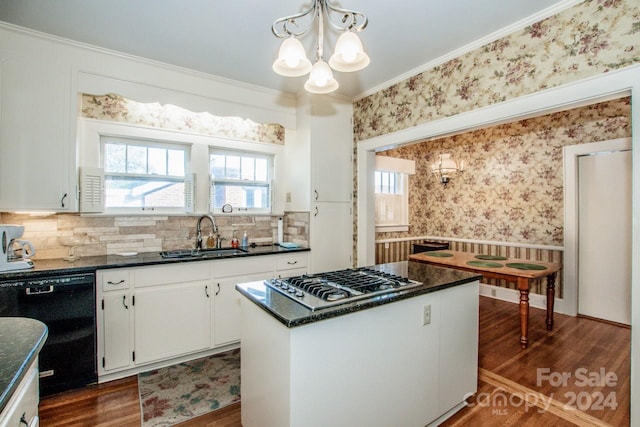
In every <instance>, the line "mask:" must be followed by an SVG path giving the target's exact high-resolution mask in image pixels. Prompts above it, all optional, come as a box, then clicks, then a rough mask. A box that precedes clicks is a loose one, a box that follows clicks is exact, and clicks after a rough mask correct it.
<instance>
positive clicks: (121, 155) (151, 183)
mask: <svg viewBox="0 0 640 427" xmlns="http://www.w3.org/2000/svg"><path fill="white" fill-rule="evenodd" d="M101 150H102V159H103V161H102V167H103V169H104V191H105V201H104V203H105V211H109V210H112V211H140V210H145V211H146V210H149V211H160V212H190V211H191V210H192V191H193V190H192V188H193V187H192V182H193V181H192V179H191V176H190V174H189V166H190V165H189V157H190V156H189V146H187V145H180V144H170V143H164V142H157V141H150V140H142V139H141V140H138V139H127V138H115V137H107V136H102V137H101Z"/></svg>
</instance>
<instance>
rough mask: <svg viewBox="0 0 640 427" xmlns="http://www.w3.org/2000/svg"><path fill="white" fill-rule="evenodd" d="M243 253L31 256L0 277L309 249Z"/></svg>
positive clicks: (263, 248)
mask: <svg viewBox="0 0 640 427" xmlns="http://www.w3.org/2000/svg"><path fill="white" fill-rule="evenodd" d="M244 249H246V250H247V253H244V254H241V255H225V256H216V257H196V258H162V257H161V256H160V253H159V252H140V253H139V254H137V255H135V256H121V255H106V256H91V257H82V258H80V259H78V260H76V261H74V262H68V261H65V260H63V259H42V260H39V259H35V260H33V262H34V267H33V268H31V269H29V270H15V271H5V272H0V280H13V279H22V278H27V277H28V278H37V277H40V276H47V275H50V274H51V273H54V274H76V273H91V272H95V271H96V270H99V269H105V268H124V267H140V266H145V265H155V264H174V263H181V262H198V261H210V260H218V259H229V258H245V257H251V256H260V255H277V254H284V253H293V252H305V251H309V248H306V247H300V248H293V249H285V248H282V247H280V246H277V245H268V246H256V247H255V248H252V247H248V248H244Z"/></svg>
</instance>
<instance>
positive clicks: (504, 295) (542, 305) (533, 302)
mask: <svg viewBox="0 0 640 427" xmlns="http://www.w3.org/2000/svg"><path fill="white" fill-rule="evenodd" d="M480 295H482V296H485V297H489V298H495V299H499V300H501V301H508V302H512V303H514V304H519V303H520V291H518V290H516V289H508V288H502V287H500V286H493V285H487V284H484V283H480ZM561 304H562V300H561V299H559V298H556V301H555V304H554V309H553V311H554V312H555V313H558V312H561V311H560V310H558V308H559V307H558V305H561ZM529 307H535V308H539V309H542V310H546V309H547V296H546V295H539V294H532V293H530V294H529Z"/></svg>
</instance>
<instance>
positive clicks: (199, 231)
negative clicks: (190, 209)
mask: <svg viewBox="0 0 640 427" xmlns="http://www.w3.org/2000/svg"><path fill="white" fill-rule="evenodd" d="M205 218H209V220H210V221H211V231H212V232H213V234H216V235H217V234H218V226H217V225H216V220H215V219H214V218H213V215H209V214H205V215H202V216H201V217H200V218H198V223H197V224H196V250H197V251H199V250H200V249H202V220H203V219H205Z"/></svg>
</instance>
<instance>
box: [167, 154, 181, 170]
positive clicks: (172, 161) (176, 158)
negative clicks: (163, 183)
mask: <svg viewBox="0 0 640 427" xmlns="http://www.w3.org/2000/svg"><path fill="white" fill-rule="evenodd" d="M167 154H168V157H169V168H168V171H169V175H172V176H184V150H167Z"/></svg>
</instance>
